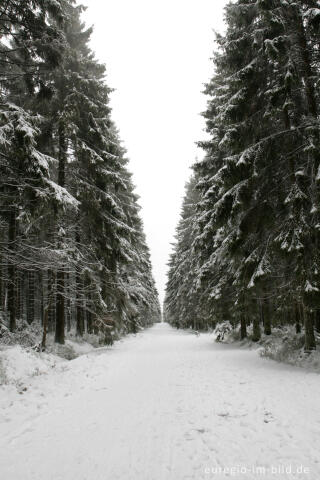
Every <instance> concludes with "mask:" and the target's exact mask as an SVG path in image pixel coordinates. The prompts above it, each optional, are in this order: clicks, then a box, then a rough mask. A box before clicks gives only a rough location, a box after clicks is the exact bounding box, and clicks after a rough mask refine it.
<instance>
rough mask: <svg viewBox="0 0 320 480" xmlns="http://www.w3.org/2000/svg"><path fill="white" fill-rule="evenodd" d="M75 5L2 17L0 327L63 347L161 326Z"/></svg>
mask: <svg viewBox="0 0 320 480" xmlns="http://www.w3.org/2000/svg"><path fill="white" fill-rule="evenodd" d="M82 10H83V8H82V7H81V6H77V5H75V4H74V2H73V0H60V1H59V2H57V1H56V0H31V1H29V2H20V1H17V0H4V1H3V2H1V5H0V315H1V322H2V323H3V324H4V325H5V324H6V325H7V326H8V327H9V328H10V330H11V332H14V331H15V330H16V328H17V325H20V324H21V322H22V323H23V322H27V323H28V324H32V323H33V322H41V323H42V324H43V331H44V335H43V346H45V340H46V338H45V337H46V332H47V331H52V332H55V340H56V342H58V343H64V339H65V331H66V330H70V329H71V328H75V329H76V331H77V333H78V334H79V335H83V333H84V332H85V331H87V332H88V333H102V334H104V335H105V340H106V341H108V342H109V341H110V342H111V341H112V336H113V333H119V332H121V333H125V332H135V331H136V330H137V329H138V328H139V327H140V326H145V325H149V324H151V323H153V322H154V321H157V320H158V319H159V315H160V309H159V303H158V295H157V291H156V288H155V285H154V281H153V278H152V273H151V264H150V257H149V251H148V248H147V246H146V241H145V237H144V233H143V226H142V222H141V219H140V217H139V207H138V203H137V201H138V199H137V196H136V195H135V193H134V188H133V184H132V180H131V175H130V174H129V172H128V170H127V160H126V153H125V151H124V149H123V147H122V146H121V142H120V140H119V136H118V133H117V130H116V127H115V125H114V123H113V121H112V118H111V112H110V108H109V106H108V104H109V95H110V89H109V88H108V86H107V85H106V83H105V66H104V65H102V64H100V63H99V62H98V61H97V60H96V59H95V57H94V55H93V53H92V51H91V50H90V48H89V41H90V35H91V29H90V28H89V29H87V28H85V26H84V25H83V24H82V22H81V13H82Z"/></svg>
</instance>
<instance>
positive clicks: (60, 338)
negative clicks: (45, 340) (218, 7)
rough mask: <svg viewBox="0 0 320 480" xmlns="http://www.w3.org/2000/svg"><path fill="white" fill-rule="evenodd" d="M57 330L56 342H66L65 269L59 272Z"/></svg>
mask: <svg viewBox="0 0 320 480" xmlns="http://www.w3.org/2000/svg"><path fill="white" fill-rule="evenodd" d="M56 307H57V308H56V331H55V342H56V343H61V344H64V339H65V338H64V337H65V335H64V334H65V332H64V330H65V315H64V313H65V312H64V310H65V309H64V271H63V270H61V269H60V270H58V272H57V297H56Z"/></svg>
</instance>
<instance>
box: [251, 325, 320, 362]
mask: <svg viewBox="0 0 320 480" xmlns="http://www.w3.org/2000/svg"><path fill="white" fill-rule="evenodd" d="M259 343H260V345H262V349H261V350H260V355H261V356H262V357H265V358H271V359H272V360H276V361H278V362H285V363H289V364H291V365H297V366H311V367H312V368H319V367H320V352H319V351H315V352H314V353H311V354H306V353H305V352H304V335H303V333H300V334H297V333H296V332H295V329H294V327H285V328H277V329H274V330H273V332H272V335H270V336H268V337H263V338H262V339H261V341H260V342H259Z"/></svg>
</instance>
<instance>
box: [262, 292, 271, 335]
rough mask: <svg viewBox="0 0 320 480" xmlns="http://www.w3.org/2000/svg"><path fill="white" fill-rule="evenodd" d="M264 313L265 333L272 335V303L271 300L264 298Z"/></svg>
mask: <svg viewBox="0 0 320 480" xmlns="http://www.w3.org/2000/svg"><path fill="white" fill-rule="evenodd" d="M262 315H263V325H264V334H265V335H271V315H270V304H269V300H267V299H266V300H263V302H262Z"/></svg>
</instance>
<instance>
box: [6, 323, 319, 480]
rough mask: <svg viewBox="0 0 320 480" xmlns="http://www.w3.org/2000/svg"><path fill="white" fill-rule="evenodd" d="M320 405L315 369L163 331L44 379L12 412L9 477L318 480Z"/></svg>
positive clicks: (16, 479)
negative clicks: (283, 471)
mask: <svg viewBox="0 0 320 480" xmlns="http://www.w3.org/2000/svg"><path fill="white" fill-rule="evenodd" d="M60 370H61V369H60ZM319 400H320V381H319V376H318V375H317V374H315V373H308V372H306V371H304V370H302V369H298V368H294V367H290V366H284V365H280V364H277V363H275V362H272V361H269V360H264V359H261V358H259V357H258V355H257V353H256V352H254V351H248V350H245V349H240V348H239V347H237V346H229V345H219V344H216V343H214V342H213V339H212V336H210V335H206V334H204V335H200V336H199V337H197V336H195V335H193V334H191V333H189V332H182V331H176V330H173V329H172V328H171V327H169V326H168V325H167V324H158V325H156V326H154V327H153V328H151V329H150V330H147V331H145V332H143V333H142V334H140V335H138V336H137V337H130V338H127V339H125V340H124V341H122V342H119V343H117V345H116V346H115V347H113V348H112V349H99V350H97V351H95V352H93V353H90V354H89V355H86V356H83V357H80V358H78V359H76V360H74V361H72V362H69V363H68V366H67V367H66V368H65V371H62V372H61V371H59V372H52V374H50V375H48V376H42V377H36V378H35V379H34V380H33V381H32V386H31V388H29V389H28V391H27V392H26V393H25V394H24V395H21V396H20V397H19V401H16V402H13V404H12V405H11V406H8V407H7V408H6V410H5V412H4V413H5V419H6V421H5V422H3V423H1V424H0V429H1V438H0V472H1V478H2V479H4V480H187V479H190V480H203V479H212V478H215V479H221V478H235V479H242V478H243V479H255V480H256V479H259V478H263V479H267V480H270V479H280V478H286V479H289V478H301V479H302V478H303V479H309V478H310V479H312V480H316V479H317V478H320V463H319V461H320V454H319V452H320V408H319ZM301 466H302V467H303V468H305V469H307V470H308V471H309V472H310V474H308V473H306V472H307V470H305V472H304V473H299V472H300V470H301V468H302V467H301ZM240 468H241V469H242V470H240ZM283 468H287V469H288V473H282V469H283ZM229 469H233V470H229ZM279 469H280V470H279ZM290 469H291V473H290ZM241 471H242V472H243V473H241Z"/></svg>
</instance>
